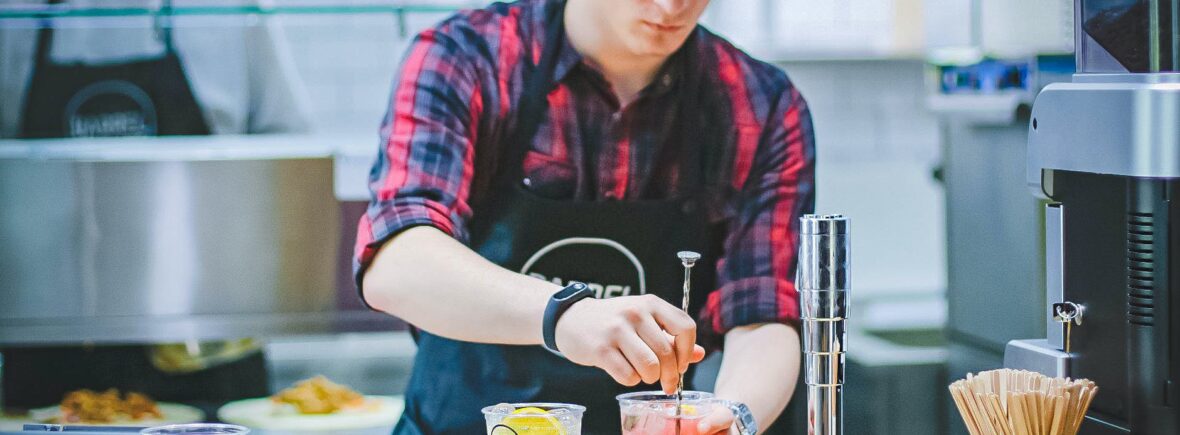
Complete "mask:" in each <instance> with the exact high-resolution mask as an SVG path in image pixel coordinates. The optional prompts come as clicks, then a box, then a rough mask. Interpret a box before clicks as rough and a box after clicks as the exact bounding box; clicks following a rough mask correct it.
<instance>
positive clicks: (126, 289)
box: [0, 136, 395, 344]
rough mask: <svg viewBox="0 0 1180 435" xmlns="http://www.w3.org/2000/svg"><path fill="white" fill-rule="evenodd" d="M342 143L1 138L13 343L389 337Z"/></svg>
mask: <svg viewBox="0 0 1180 435" xmlns="http://www.w3.org/2000/svg"><path fill="white" fill-rule="evenodd" d="M339 140H340V139H338V138H326V137H312V136H210V137H176V138H110V139H61V140H35V141H0V344H35V343H46V342H78V341H91V342H133V341H167V340H186V339H209V338H226V337H240V336H265V335H275V334H289V333H317V332H338V331H370V330H383V329H390V328H392V327H393V326H394V325H395V321H394V320H393V319H391V318H389V317H388V316H384V315H380V314H377V313H371V312H368V311H367V310H366V309H364V308H363V307H362V306H361V305H360V302H359V300H358V299H357V298H356V294H355V290H354V289H353V286H352V285H351V280H350V279H349V278H348V276H349V275H350V274H351V264H350V261H349V258H350V256H351V248H352V247H351V244H352V240H353V239H352V238H353V231H354V230H353V229H352V225H351V220H352V219H354V218H355V217H354V216H348V217H342V210H344V207H342V204H341V203H340V202H339V201H337V200H336V198H335V196H334V195H333V181H332V180H333V159H332V156H333V153H334V150H335V149H336V145H337V143H338V142H336V141H339Z"/></svg>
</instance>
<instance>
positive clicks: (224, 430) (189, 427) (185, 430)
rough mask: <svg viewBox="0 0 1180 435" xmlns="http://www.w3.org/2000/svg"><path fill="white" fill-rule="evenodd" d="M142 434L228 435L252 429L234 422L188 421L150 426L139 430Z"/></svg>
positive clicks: (245, 432)
mask: <svg viewBox="0 0 1180 435" xmlns="http://www.w3.org/2000/svg"><path fill="white" fill-rule="evenodd" d="M139 433H140V434H146V435H171V434H187V435H228V434H248V433H250V429H247V428H246V427H244V426H235V425H232V424H217V423H188V424H170V425H167V426H156V427H149V428H147V429H144V430H141V431H139Z"/></svg>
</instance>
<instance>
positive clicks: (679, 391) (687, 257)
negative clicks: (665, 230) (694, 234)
mask: <svg viewBox="0 0 1180 435" xmlns="http://www.w3.org/2000/svg"><path fill="white" fill-rule="evenodd" d="M676 256H677V257H680V264H682V265H684V299H682V300H681V303H680V309H682V310H684V312H685V313H686V314H687V313H688V293H689V290H691V289H692V266H693V265H695V264H696V263H697V261H698V260H700V259H701V254H698V253H696V252H692V251H680V252H677V253H676ZM683 400H684V373H681V374H680V381H679V382H677V383H676V434H677V435H680V412H681V408H683V406H682V405H681V402H682V401H683Z"/></svg>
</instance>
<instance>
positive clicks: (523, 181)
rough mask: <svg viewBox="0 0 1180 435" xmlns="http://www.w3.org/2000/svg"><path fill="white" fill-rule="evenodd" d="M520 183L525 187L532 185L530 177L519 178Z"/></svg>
mask: <svg viewBox="0 0 1180 435" xmlns="http://www.w3.org/2000/svg"><path fill="white" fill-rule="evenodd" d="M520 184H523V185H525V186H526V187H533V179H532V178H525V179H523V180H520Z"/></svg>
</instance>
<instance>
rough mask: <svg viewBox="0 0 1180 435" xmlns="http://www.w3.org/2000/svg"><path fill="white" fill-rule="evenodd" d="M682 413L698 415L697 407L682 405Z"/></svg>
mask: <svg viewBox="0 0 1180 435" xmlns="http://www.w3.org/2000/svg"><path fill="white" fill-rule="evenodd" d="M680 413H681V414H684V415H697V407H695V406H693V405H680Z"/></svg>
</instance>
